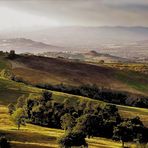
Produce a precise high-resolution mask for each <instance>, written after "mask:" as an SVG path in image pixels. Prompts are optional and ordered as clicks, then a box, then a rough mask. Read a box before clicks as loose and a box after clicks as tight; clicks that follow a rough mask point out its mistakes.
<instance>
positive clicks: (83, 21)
mask: <svg viewBox="0 0 148 148" xmlns="http://www.w3.org/2000/svg"><path fill="white" fill-rule="evenodd" d="M147 18H148V0H0V30H4V29H12V28H21V27H34V26H36V27H48V26H144V27H148V19H147Z"/></svg>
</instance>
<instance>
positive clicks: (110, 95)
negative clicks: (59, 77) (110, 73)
mask: <svg viewBox="0 0 148 148" xmlns="http://www.w3.org/2000/svg"><path fill="white" fill-rule="evenodd" d="M36 87H39V88H44V89H48V90H55V91H60V92H65V93H69V94H74V95H80V96H85V97H89V98H92V99H96V100H102V101H105V102H109V103H114V104H120V105H130V106H136V107H142V108H148V99H147V98H145V97H135V96H134V99H133V96H131V95H130V94H127V93H123V92H119V91H113V90H110V89H106V88H98V87H97V86H96V85H89V84H88V85H81V86H77V87H76V86H67V85H63V84H59V85H50V84H37V85H36ZM128 100H130V101H128ZM131 100H133V101H131Z"/></svg>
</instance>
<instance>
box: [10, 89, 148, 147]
mask: <svg viewBox="0 0 148 148" xmlns="http://www.w3.org/2000/svg"><path fill="white" fill-rule="evenodd" d="M8 108H9V113H10V114H11V117H13V120H14V121H17V122H15V123H16V124H17V125H18V126H19V128H20V125H22V124H24V123H25V121H26V122H29V123H32V124H36V125H40V126H46V127H50V128H60V129H64V130H65V135H64V136H63V137H61V138H59V140H58V142H59V144H60V146H62V147H65V146H67V147H71V146H73V145H75V146H80V145H84V146H85V147H87V144H86V141H85V138H86V137H88V138H90V137H94V136H99V137H105V138H112V139H114V140H121V141H122V144H123V146H124V142H126V141H135V140H137V141H138V142H139V143H142V142H148V129H147V128H146V127H145V126H144V125H143V123H142V122H141V121H140V118H139V117H135V118H132V119H122V118H121V117H120V115H119V113H118V109H117V108H116V106H115V105H105V106H104V107H102V108H100V104H97V103H96V104H95V105H92V103H91V102H89V101H88V102H87V103H86V102H85V101H82V100H81V101H79V102H77V105H75V106H73V105H72V103H71V102H70V101H69V100H68V99H65V100H64V101H63V102H56V101H54V99H53V96H52V93H51V92H49V91H45V92H43V93H42V95H41V97H40V98H38V99H34V98H28V99H26V100H25V99H24V98H23V97H21V98H19V99H18V101H17V104H16V105H12V104H10V105H9V106H8ZM20 110H21V111H20ZM22 119H23V120H22ZM18 121H19V122H18ZM19 128H18V129H19Z"/></svg>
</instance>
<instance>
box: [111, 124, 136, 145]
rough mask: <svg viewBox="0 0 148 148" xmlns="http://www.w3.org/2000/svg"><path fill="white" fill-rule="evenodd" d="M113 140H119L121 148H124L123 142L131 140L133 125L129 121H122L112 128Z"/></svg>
mask: <svg viewBox="0 0 148 148" xmlns="http://www.w3.org/2000/svg"><path fill="white" fill-rule="evenodd" d="M113 133H114V135H113V139H115V140H121V141H122V147H123V148H124V142H127V141H132V140H133V125H132V123H131V121H123V122H121V123H120V124H119V125H117V126H116V127H115V128H114V131H113Z"/></svg>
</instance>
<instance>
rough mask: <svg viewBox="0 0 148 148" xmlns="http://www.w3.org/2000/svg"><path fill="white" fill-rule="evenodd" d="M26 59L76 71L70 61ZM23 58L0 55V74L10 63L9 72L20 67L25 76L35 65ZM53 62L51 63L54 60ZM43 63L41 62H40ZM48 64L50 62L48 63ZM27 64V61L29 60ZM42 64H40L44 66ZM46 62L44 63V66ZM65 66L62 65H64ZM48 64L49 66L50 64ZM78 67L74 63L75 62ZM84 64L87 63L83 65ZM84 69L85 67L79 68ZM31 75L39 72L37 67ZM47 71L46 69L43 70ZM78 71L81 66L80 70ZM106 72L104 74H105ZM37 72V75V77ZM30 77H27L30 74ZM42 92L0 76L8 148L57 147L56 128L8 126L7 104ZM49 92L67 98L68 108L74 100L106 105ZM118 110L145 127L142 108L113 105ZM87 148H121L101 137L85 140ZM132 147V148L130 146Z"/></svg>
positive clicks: (0, 127) (0, 123) (1, 129)
mask: <svg viewBox="0 0 148 148" xmlns="http://www.w3.org/2000/svg"><path fill="white" fill-rule="evenodd" d="M30 57H32V56H30ZM30 57H28V60H29V61H30V60H31V59H33V61H34V62H33V63H34V64H35V63H36V62H37V63H36V64H38V61H39V59H40V60H41V61H40V62H42V64H43V63H44V62H45V63H46V62H47V63H49V60H51V61H53V63H52V64H53V65H52V66H51V68H53V66H54V64H56V66H58V64H59V65H60V63H62V66H64V65H65V67H67V66H68V65H69V67H67V68H70V67H74V68H76V67H77V65H75V64H76V63H75V62H74V63H73V62H72V63H71V62H69V61H65V60H64V61H63V60H61V59H60V60H57V59H49V58H43V57H36V56H33V57H32V58H31V59H30ZM25 60H26V57H22V56H21V57H19V58H18V59H15V60H13V61H11V62H10V61H9V60H7V59H6V58H5V57H4V56H2V55H1V56H0V71H3V69H10V70H11V68H12V67H13V66H14V64H12V65H11V63H12V62H14V63H15V66H14V67H13V70H14V69H15V67H17V66H18V67H19V66H20V65H21V66H22V68H26V70H27V71H26V73H28V69H33V68H34V66H35V67H36V65H34V64H33V65H31V66H33V67H29V66H28V65H27V64H26V61H25ZM54 60H55V61H54ZM43 61H44V62H43ZM51 61H50V62H51ZM30 62H31V61H30ZM45 63H44V64H45ZM47 63H46V64H47ZM64 63H65V64H64ZM50 64H51V63H50ZM77 64H78V63H77ZM81 64H82V65H83V64H84V63H80V65H81ZM86 65H87V64H86ZM83 66H84V67H85V65H83ZM87 66H88V68H90V67H91V66H92V67H93V69H95V68H96V69H97V67H98V66H93V65H89V64H88V65H87ZM36 68H38V69H37V70H36V71H34V72H38V71H40V70H39V68H40V67H36ZM43 68H44V69H43V70H48V67H43ZM46 68H47V69H46ZM80 68H82V67H80ZM91 70H92V69H91ZM105 70H106V71H105ZM107 70H110V68H106V69H105V68H104V67H102V66H101V67H100V69H99V71H100V72H107ZM39 74H40V73H38V75H39ZM30 76H31V75H30ZM42 91H43V90H42V89H39V88H36V87H32V86H30V85H26V84H23V83H18V82H14V81H12V80H9V79H7V78H4V77H2V76H0V133H2V134H4V135H6V137H8V139H10V141H11V145H12V148H17V147H18V148H20V147H22V148H46V147H48V148H57V147H58V145H57V141H56V140H57V138H58V137H59V136H61V135H62V134H63V133H64V131H62V130H57V129H53V128H52V129H51V128H45V127H40V126H36V125H31V124H27V126H26V127H22V128H21V130H20V131H18V130H16V126H15V125H14V124H13V123H12V121H11V120H10V117H9V115H8V111H7V105H8V104H9V103H15V102H16V100H17V98H18V97H19V96H22V95H25V96H26V98H27V97H31V96H33V97H34V98H37V97H39V96H40V95H41V92H42ZM52 93H53V99H54V101H56V102H63V101H64V99H65V98H66V99H69V100H70V103H71V105H77V102H78V101H91V102H92V104H93V105H96V104H99V105H100V107H103V106H104V105H106V103H105V102H103V101H97V100H92V99H91V98H87V97H81V96H76V95H70V94H66V93H61V92H55V91H52ZM117 107H118V109H119V113H120V115H121V116H122V117H135V116H137V115H138V116H140V118H141V120H142V121H143V123H144V125H146V126H148V118H147V116H148V111H147V109H142V108H136V107H128V106H122V105H117ZM86 140H87V142H88V144H89V147H91V148H98V147H100V148H114V147H116V148H119V147H120V146H121V143H119V142H114V141H112V140H108V139H104V138H99V137H97V138H96V137H94V138H90V139H86ZM129 144H130V145H131V143H126V145H129ZM133 146H135V145H134V144H133Z"/></svg>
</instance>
